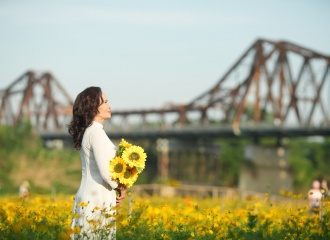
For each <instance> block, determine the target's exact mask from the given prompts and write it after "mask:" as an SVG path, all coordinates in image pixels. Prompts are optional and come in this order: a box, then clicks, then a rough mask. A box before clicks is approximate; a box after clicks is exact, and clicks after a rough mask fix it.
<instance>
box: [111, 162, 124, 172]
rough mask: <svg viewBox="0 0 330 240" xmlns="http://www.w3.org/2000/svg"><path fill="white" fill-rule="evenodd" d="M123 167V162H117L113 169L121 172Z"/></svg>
mask: <svg viewBox="0 0 330 240" xmlns="http://www.w3.org/2000/svg"><path fill="white" fill-rule="evenodd" d="M123 168H124V167H123V164H121V163H117V164H116V165H115V167H114V168H113V169H114V170H115V172H116V173H121V172H122V171H123Z"/></svg>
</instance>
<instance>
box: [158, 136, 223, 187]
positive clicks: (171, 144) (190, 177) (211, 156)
mask: <svg viewBox="0 0 330 240" xmlns="http://www.w3.org/2000/svg"><path fill="white" fill-rule="evenodd" d="M156 149H157V158H158V159H157V161H158V162H157V164H158V175H159V176H161V179H162V180H168V179H175V180H178V181H180V182H183V183H189V184H219V182H218V181H219V179H218V177H217V176H218V173H219V171H220V166H219V164H218V159H219V156H220V145H219V144H217V143H214V142H211V141H196V140H195V141H194V140H191V141H190V140H179V139H158V140H157V147H156ZM218 168H219V169H218Z"/></svg>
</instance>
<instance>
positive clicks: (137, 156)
mask: <svg viewBox="0 0 330 240" xmlns="http://www.w3.org/2000/svg"><path fill="white" fill-rule="evenodd" d="M129 159H130V160H131V161H137V160H139V159H140V155H139V154H138V153H136V152H133V153H131V155H130V156H129Z"/></svg>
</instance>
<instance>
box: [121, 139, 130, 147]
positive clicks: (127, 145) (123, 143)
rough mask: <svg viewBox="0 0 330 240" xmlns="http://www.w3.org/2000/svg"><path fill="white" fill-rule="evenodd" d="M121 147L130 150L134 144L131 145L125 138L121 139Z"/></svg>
mask: <svg viewBox="0 0 330 240" xmlns="http://www.w3.org/2000/svg"><path fill="white" fill-rule="evenodd" d="M119 145H121V146H123V147H124V148H129V147H131V146H132V144H130V143H129V142H126V141H125V139H124V138H122V139H121V142H120V144H119Z"/></svg>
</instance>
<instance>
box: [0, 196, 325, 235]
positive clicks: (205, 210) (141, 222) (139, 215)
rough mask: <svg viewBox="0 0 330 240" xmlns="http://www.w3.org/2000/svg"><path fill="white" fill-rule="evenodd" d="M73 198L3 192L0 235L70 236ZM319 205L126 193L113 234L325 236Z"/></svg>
mask: <svg viewBox="0 0 330 240" xmlns="http://www.w3.org/2000/svg"><path fill="white" fill-rule="evenodd" d="M72 203H73V197H72V196H57V197H56V199H54V198H53V199H52V198H51V197H48V196H31V197H30V198H29V199H26V200H22V199H19V198H18V197H16V196H2V197H0V239H34V240H35V239H69V235H70V233H71V232H72V230H70V221H71V217H72V214H71V210H72V209H71V208H72ZM323 205H324V207H323V208H322V209H319V210H320V211H321V212H319V213H316V214H312V215H309V213H308V211H309V209H308V208H307V201H306V200H304V199H303V198H301V197H297V196H291V197H289V196H288V197H285V198H283V199H282V200H269V198H268V196H267V195H264V196H262V197H260V196H259V197H255V196H249V197H245V198H216V199H212V198H204V199H197V198H193V197H191V198H180V197H159V196H154V197H143V198H142V197H134V196H132V195H130V194H129V195H128V197H127V198H126V199H125V203H124V204H123V205H122V206H120V208H118V209H117V213H118V214H117V223H116V226H117V239H119V240H121V239H125V240H126V239H274V240H275V239H276V240H277V239H330V211H329V208H330V206H329V203H328V202H327V201H325V202H324V204H323ZM320 213H322V214H320ZM320 215H321V217H320ZM76 231H79V229H76Z"/></svg>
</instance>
